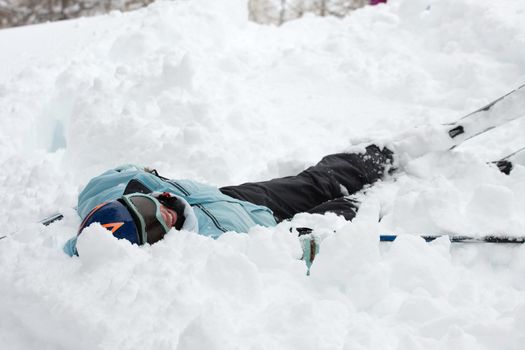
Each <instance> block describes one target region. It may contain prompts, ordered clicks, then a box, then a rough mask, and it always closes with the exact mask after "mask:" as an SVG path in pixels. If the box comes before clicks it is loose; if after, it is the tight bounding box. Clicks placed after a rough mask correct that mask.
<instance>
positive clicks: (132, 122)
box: [0, 0, 525, 350]
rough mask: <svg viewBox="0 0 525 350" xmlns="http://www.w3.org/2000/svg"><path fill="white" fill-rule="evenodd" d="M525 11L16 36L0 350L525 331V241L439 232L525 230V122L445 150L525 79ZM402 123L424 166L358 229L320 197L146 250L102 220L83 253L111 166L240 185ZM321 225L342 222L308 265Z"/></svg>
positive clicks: (320, 343)
mask: <svg viewBox="0 0 525 350" xmlns="http://www.w3.org/2000/svg"><path fill="white" fill-rule="evenodd" d="M524 12H525V4H523V3H522V2H519V1H513V0H505V1H500V2H498V3H497V4H496V3H495V2H494V1H492V0H478V1H473V0H440V1H437V0H391V1H389V3H388V4H386V5H384V6H375V7H364V8H362V9H360V10H357V11H355V12H354V13H352V14H351V15H350V16H349V17H348V18H344V19H336V18H330V17H327V18H316V17H311V16H306V17H305V18H303V19H300V20H296V21H292V22H288V23H286V24H284V25H283V26H281V27H279V28H276V27H272V26H260V25H256V24H254V23H251V22H249V21H248V19H247V14H246V1H243V0H223V1H214V2H209V1H204V0H199V1H174V2H171V1H170V2H168V1H165V2H163V1H160V2H157V3H155V4H153V5H151V6H149V7H148V8H145V9H142V10H139V11H135V12H130V13H126V14H121V13H118V12H116V13H112V14H110V15H108V16H101V17H94V18H86V19H79V20H73V21H65V22H60V23H54V24H44V25H37V26H31V27H25V28H17V29H10V30H2V31H0V45H1V47H2V48H3V49H2V51H1V53H0V73H1V74H0V115H1V116H2V128H0V165H1V166H2V169H3V170H2V172H1V173H0V198H1V200H2V203H4V208H5V209H4V210H3V211H2V213H3V215H2V216H0V225H1V227H2V228H3V230H2V232H3V233H2V234H1V235H4V234H6V235H8V237H7V238H4V239H1V240H0V266H1V267H0V294H1V295H2V298H1V299H0V314H1V315H2V317H0V348H2V349H33V348H36V347H44V348H53V349H54V348H77V349H94V348H102V349H114V348H118V349H137V348H141V349H181V350H183V349H184V350H186V349H203V348H207V349H232V348H243V349H245V348H252V349H268V348H276V349H298V348H301V349H316V350H317V349H334V348H344V349H396V348H397V349H421V348H426V349H444V348H451V349H457V348H459V349H494V348H504V349H520V348H521V347H522V345H521V344H522V343H523V341H524V340H525V337H524V336H523V327H524V326H525V302H523V300H524V293H525V282H523V274H524V273H525V247H522V246H502V245H475V246H474V245H453V244H450V243H449V242H448V240H447V239H446V238H441V239H438V240H436V241H434V242H432V243H430V244H428V243H425V242H424V241H423V240H422V239H421V238H419V237H417V236H418V235H420V234H432V233H443V232H453V233H457V234H469V235H484V234H494V233H498V234H500V233H501V234H508V235H523V234H524V233H525V217H524V216H523V215H522V213H523V212H524V211H525V200H524V198H525V185H524V184H525V167H524V166H523V164H525V163H524V159H523V157H521V156H520V157H518V159H517V165H516V167H515V169H514V170H513V172H512V174H511V175H510V176H507V175H504V174H502V173H500V172H499V171H498V170H497V168H496V167H495V166H493V165H488V164H487V162H489V161H492V160H495V159H499V158H501V157H503V156H505V155H507V154H509V153H511V152H512V151H513V150H515V149H518V148H520V147H523V146H525V144H524V139H523V134H524V133H525V119H524V118H518V119H516V120H514V121H512V122H509V123H506V124H505V125H504V126H502V127H500V128H497V129H494V130H492V131H491V132H488V133H486V134H484V135H482V136H480V137H477V138H475V139H472V140H470V141H468V142H466V143H465V144H464V145H462V146H461V147H458V148H456V149H455V150H454V151H453V152H443V151H439V148H432V147H430V146H429V145H436V144H437V143H439V142H441V141H440V140H441V139H440V138H437V139H435V140H434V139H432V137H434V136H435V134H434V133H432V131H433V130H435V129H436V127H437V126H438V125H440V124H442V123H446V122H450V121H453V120H456V119H457V118H459V117H460V116H462V115H465V114H466V113H468V112H470V111H472V110H474V109H476V108H479V107H480V106H482V105H484V104H486V103H488V102H489V101H491V100H493V99H494V98H496V97H498V96H500V95H503V94H504V93H506V92H508V91H509V90H511V89H513V88H516V87H517V86H519V85H521V84H523V82H525V68H524V67H525V54H524V52H523V48H524V47H525V25H524V24H523V20H522V15H523V13H524ZM516 112H519V111H516ZM400 138H401V139H403V140H405V141H406V143H405V144H404V146H405V148H404V149H402V151H403V154H404V156H403V157H404V158H403V159H402V160H401V161H402V166H403V169H402V171H399V172H398V173H397V174H396V175H394V176H392V177H388V178H386V179H385V180H384V181H382V182H380V183H378V184H376V185H375V186H374V187H371V188H367V189H365V191H363V192H362V193H359V194H357V195H356V198H357V199H359V200H361V202H362V204H361V209H360V211H359V213H358V216H357V217H356V219H355V221H354V222H352V223H346V222H345V221H344V220H342V219H341V218H340V217H337V216H335V215H324V216H320V215H306V214H305V215H299V216H298V217H296V218H295V219H294V220H293V221H292V222H287V223H281V224H280V225H278V226H277V227H275V228H262V227H255V228H253V229H251V230H250V232H248V233H246V234H235V233H226V234H224V235H223V236H221V237H220V238H219V239H218V240H216V241H214V240H211V239H208V238H206V237H202V236H199V235H196V234H192V233H189V232H171V233H170V234H169V235H167V237H166V238H165V239H164V240H162V241H161V242H158V243H156V244H154V245H152V246H149V245H146V246H143V247H138V246H134V245H131V244H129V243H127V242H123V241H117V240H116V239H114V238H113V237H112V236H111V235H109V234H108V232H107V231H106V230H105V229H103V228H102V227H100V226H98V225H93V226H91V227H90V228H89V229H88V232H86V234H85V235H83V237H81V239H80V240H79V250H80V252H81V254H80V257H73V258H69V257H67V256H66V255H65V254H64V253H63V252H62V250H61V249H62V246H63V244H64V242H65V241H66V240H67V239H69V238H70V237H72V236H73V235H74V234H75V233H76V230H77V227H78V225H79V219H78V217H77V216H76V213H75V211H74V209H73V208H74V207H75V205H76V196H77V195H78V193H79V191H80V190H81V188H82V187H83V186H84V185H85V184H86V183H87V181H88V180H89V179H90V178H91V177H93V176H95V175H97V174H98V173H100V172H102V171H104V170H106V169H107V168H110V167H115V166H118V165H120V164H124V163H137V164H143V165H148V166H150V167H153V168H156V169H157V170H158V171H159V173H160V174H161V175H164V176H168V177H172V178H191V179H195V180H199V181H202V182H205V183H209V184H212V185H216V186H222V185H228V184H237V183H240V182H244V181H257V180H264V179H269V178H271V177H276V176H286V175H291V174H294V173H296V172H298V171H300V170H302V169H304V168H305V167H306V166H308V165H311V164H313V163H315V162H316V161H318V160H319V159H320V158H321V157H322V156H323V155H326V154H328V153H332V152H341V151H344V150H351V149H356V148H361V149H362V146H363V145H364V144H365V143H366V142H370V141H375V140H379V141H380V142H382V143H383V144H389V143H390V142H392V141H394V140H399V139H400ZM431 140H434V141H435V142H431ZM399 147H403V145H402V144H401V145H400V146H399ZM424 151H425V152H424ZM426 151H430V152H426ZM55 211H60V212H61V213H63V214H64V219H63V220H62V221H60V222H57V223H54V224H52V225H51V226H48V227H44V226H41V225H37V224H34V223H35V222H38V220H39V219H41V218H43V217H45V216H47V215H49V214H51V213H53V212H55ZM379 218H381V221H380V222H378V221H379ZM300 226H308V227H312V228H314V232H315V235H316V236H318V237H319V239H320V240H322V242H321V250H320V254H319V255H318V256H317V257H316V260H315V262H314V264H313V266H312V269H311V271H310V276H307V275H306V266H305V264H304V262H303V261H301V260H300V257H301V255H302V252H301V245H300V242H299V240H298V239H297V237H295V236H294V235H292V234H291V233H290V228H292V227H300ZM334 231H336V233H334ZM384 233H390V234H392V233H394V234H401V235H402V236H401V237H400V238H399V239H398V240H396V241H395V242H394V243H391V244H380V243H379V242H378V240H377V236H378V235H379V234H384Z"/></svg>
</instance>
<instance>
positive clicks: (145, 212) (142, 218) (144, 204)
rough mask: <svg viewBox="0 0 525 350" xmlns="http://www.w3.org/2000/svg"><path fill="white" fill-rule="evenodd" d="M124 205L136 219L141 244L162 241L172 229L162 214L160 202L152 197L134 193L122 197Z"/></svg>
mask: <svg viewBox="0 0 525 350" xmlns="http://www.w3.org/2000/svg"><path fill="white" fill-rule="evenodd" d="M121 199H122V204H124V205H125V206H126V208H127V209H128V210H129V212H130V213H131V215H132V216H133V217H134V219H135V221H136V224H137V227H138V231H139V241H140V243H139V244H144V243H146V242H147V243H149V244H153V243H155V242H157V241H160V240H161V239H162V238H163V237H164V235H165V234H166V233H168V231H169V230H170V228H169V227H168V226H167V225H166V223H165V222H164V219H163V218H162V215H161V213H160V205H161V204H160V202H159V201H158V200H157V199H156V198H155V197H152V196H151V195H147V194H141V193H133V194H127V195H124V196H122V198H121Z"/></svg>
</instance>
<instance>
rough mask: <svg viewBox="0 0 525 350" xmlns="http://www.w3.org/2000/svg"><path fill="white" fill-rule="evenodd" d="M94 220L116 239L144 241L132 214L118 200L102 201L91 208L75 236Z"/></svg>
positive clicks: (136, 242)
mask: <svg viewBox="0 0 525 350" xmlns="http://www.w3.org/2000/svg"><path fill="white" fill-rule="evenodd" d="M94 222H98V223H100V224H101V225H102V226H103V227H105V228H106V229H108V230H110V231H111V233H113V236H115V237H116V238H118V239H127V240H128V241H130V242H131V243H135V244H138V245H141V244H143V243H144V241H143V240H142V235H141V234H140V232H139V230H138V229H137V225H136V224H135V220H134V218H133V216H132V215H131V213H130V212H129V211H128V209H127V208H126V207H125V206H124V205H123V204H122V203H120V202H119V201H118V200H114V201H111V202H105V203H102V204H100V205H98V206H96V207H95V208H94V209H93V210H91V212H90V213H89V214H88V215H87V216H86V217H85V218H84V220H83V221H82V224H80V228H79V229H78V233H77V236H78V235H80V234H81V233H82V230H83V229H85V228H86V227H88V226H89V225H91V224H92V223H94Z"/></svg>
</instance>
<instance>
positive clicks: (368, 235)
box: [310, 223, 388, 309]
mask: <svg viewBox="0 0 525 350" xmlns="http://www.w3.org/2000/svg"><path fill="white" fill-rule="evenodd" d="M377 226H378V225H377V223H375V224H374V223H372V224H366V223H348V224H347V225H346V226H343V227H341V228H340V229H339V230H338V231H337V233H335V234H334V235H332V236H329V237H327V238H326V239H325V240H324V241H323V242H322V244H321V247H320V251H319V254H318V255H317V256H316V258H315V260H314V263H313V265H312V268H311V269H310V278H311V279H312V280H313V282H314V283H316V284H319V285H320V286H323V288H329V289H331V288H336V289H337V290H339V291H340V292H342V293H344V294H346V295H348V297H349V298H350V299H351V301H352V303H353V304H354V305H355V307H356V308H358V309H368V308H370V307H372V306H373V305H374V304H375V303H377V302H378V301H379V300H380V299H381V298H383V297H384V296H385V293H387V290H388V288H387V287H388V278H387V272H388V267H387V266H386V265H384V264H383V263H382V262H381V258H380V251H379V239H378V236H379V231H378V227H377Z"/></svg>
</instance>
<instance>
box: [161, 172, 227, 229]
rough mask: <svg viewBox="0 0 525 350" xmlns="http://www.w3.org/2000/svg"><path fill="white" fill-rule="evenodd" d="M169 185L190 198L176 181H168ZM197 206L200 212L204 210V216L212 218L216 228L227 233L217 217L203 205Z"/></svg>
mask: <svg viewBox="0 0 525 350" xmlns="http://www.w3.org/2000/svg"><path fill="white" fill-rule="evenodd" d="M167 182H168V183H170V184H172V185H173V186H175V187H177V188H178V189H179V191H181V192H182V193H184V195H186V196H189V195H190V193H189V192H188V191H187V190H186V189H185V188H184V187H182V185H180V184H179V183H177V182H175V181H172V180H170V181H167ZM195 206H196V207H197V208H199V209H200V210H202V212H203V213H204V214H206V216H208V217H209V218H210V220H211V221H212V222H213V224H214V225H215V227H217V228H218V229H219V230H221V231H222V232H226V231H227V230H226V229H225V228H223V227H222V226H221V225H220V223H219V221H218V220H217V218H216V217H215V216H213V214H212V213H210V212H209V211H208V209H206V208H205V207H204V206H203V205H202V204H195Z"/></svg>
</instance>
